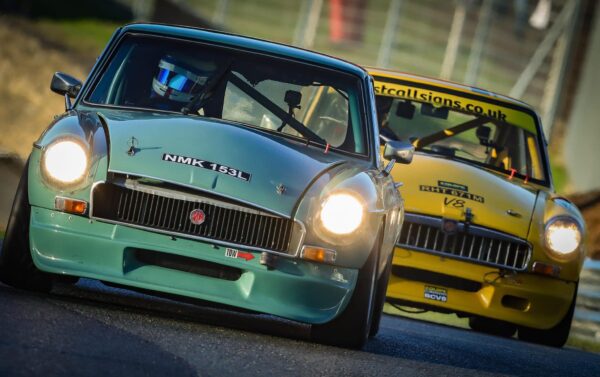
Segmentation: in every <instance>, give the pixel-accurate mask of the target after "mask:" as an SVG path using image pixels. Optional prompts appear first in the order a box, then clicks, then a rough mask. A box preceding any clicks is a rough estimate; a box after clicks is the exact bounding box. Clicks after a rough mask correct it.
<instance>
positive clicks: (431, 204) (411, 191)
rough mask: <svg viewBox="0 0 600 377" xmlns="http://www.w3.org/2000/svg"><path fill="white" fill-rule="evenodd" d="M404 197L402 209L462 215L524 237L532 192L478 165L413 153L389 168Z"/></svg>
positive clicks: (458, 218) (480, 223)
mask: <svg viewBox="0 0 600 377" xmlns="http://www.w3.org/2000/svg"><path fill="white" fill-rule="evenodd" d="M392 175H393V177H394V180H395V181H396V182H402V183H404V185H403V186H402V187H401V188H400V192H401V193H402V196H403V197H404V198H405V209H406V212H411V213H421V214H425V215H431V216H441V217H445V218H450V219H455V220H461V221H464V220H465V214H466V212H467V208H470V209H471V212H472V214H473V217H472V221H471V222H472V224H477V225H481V226H485V227H488V228H492V229H496V230H499V231H502V232H506V233H510V234H512V235H514V236H517V237H521V238H524V239H525V238H527V233H528V231H529V224H530V221H531V216H532V213H533V208H534V205H535V199H536V195H537V191H536V190H535V189H534V188H532V187H529V186H525V185H520V182H517V180H516V179H515V181H510V180H508V177H506V176H503V175H499V174H496V173H494V172H491V171H488V170H486V169H483V168H478V167H476V166H473V165H470V164H466V163H463V162H459V161H454V160H450V159H447V158H443V157H436V156H430V155H425V154H422V153H416V154H415V156H414V159H413V162H412V163H411V164H410V165H400V164H396V166H395V167H394V169H393V170H392Z"/></svg>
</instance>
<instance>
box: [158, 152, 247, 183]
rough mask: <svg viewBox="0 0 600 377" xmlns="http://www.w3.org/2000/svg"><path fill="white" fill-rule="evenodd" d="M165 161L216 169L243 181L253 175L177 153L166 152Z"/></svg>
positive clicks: (163, 157) (163, 158)
mask: <svg viewBox="0 0 600 377" xmlns="http://www.w3.org/2000/svg"><path fill="white" fill-rule="evenodd" d="M162 160H163V161H167V162H175V163H177V164H184V165H189V166H193V167H197V168H202V169H206V170H212V171H216V172H217V173H221V174H225V175H228V176H230V177H234V178H238V179H241V180H242V181H246V182H248V181H250V177H252V175H251V174H250V173H246V172H245V171H241V170H239V169H234V168H232V167H229V166H226V165H221V164H217V163H215V162H210V161H205V160H200V159H197V158H194V157H187V156H180V155H177V154H171V153H164V154H163V156H162Z"/></svg>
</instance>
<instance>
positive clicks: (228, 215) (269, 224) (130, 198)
mask: <svg viewBox="0 0 600 377" xmlns="http://www.w3.org/2000/svg"><path fill="white" fill-rule="evenodd" d="M92 195H93V208H92V211H93V213H92V216H93V217H96V218H102V219H107V220H113V221H118V222H121V223H126V224H133V225H138V226H143V227H146V228H152V229H157V230H162V231H168V232H174V233H179V234H187V235H192V236H196V237H202V238H207V239H213V240H218V241H223V242H227V243H232V244H236V245H244V246H250V247H256V248H261V249H267V250H273V251H278V252H287V250H288V246H289V242H290V236H291V233H292V226H293V221H292V220H288V219H284V218H280V217H275V216H269V215H264V214H258V213H252V212H245V211H243V210H239V209H232V208H227V207H226V206H219V205H216V204H213V203H207V202H202V200H199V201H192V200H182V199H176V198H171V197H166V196H162V195H158V194H155V193H149V192H143V191H138V190H132V189H129V188H126V187H122V186H118V185H112V184H104V183H103V184H100V185H98V186H96V187H95V188H94V191H93V194H92ZM194 209H201V210H202V211H204V213H205V215H206V220H205V221H204V223H202V224H201V225H195V224H193V223H192V222H191V221H190V219H189V216H190V213H191V212H192V211H193V210H194Z"/></svg>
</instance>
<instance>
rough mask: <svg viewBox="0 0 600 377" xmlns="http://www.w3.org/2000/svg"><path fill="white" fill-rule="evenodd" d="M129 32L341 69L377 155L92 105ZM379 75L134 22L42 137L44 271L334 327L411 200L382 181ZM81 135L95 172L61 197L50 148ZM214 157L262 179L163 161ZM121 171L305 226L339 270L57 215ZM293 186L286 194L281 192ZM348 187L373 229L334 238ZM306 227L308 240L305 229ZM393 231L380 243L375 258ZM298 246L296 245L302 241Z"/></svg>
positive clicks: (38, 253) (38, 246)
mask: <svg viewBox="0 0 600 377" xmlns="http://www.w3.org/2000/svg"><path fill="white" fill-rule="evenodd" d="M126 32H136V33H151V34H162V35H169V36H175V37H181V38H191V39H195V40H200V41H207V42H210V43H220V44H224V45H229V46H235V47H238V48H245V49H250V50H255V51H262V52H265V53H267V54H273V55H278V56H284V57H288V58H290V59H296V60H302V61H305V62H310V63H312V64H317V65H320V66H325V67H327V68H328V69H332V70H341V71H344V72H346V73H349V74H353V75H356V76H358V77H359V78H361V80H362V81H361V82H362V83H363V88H362V90H363V92H364V96H363V97H364V98H367V99H369V101H367V102H366V103H364V104H361V107H360V109H361V111H363V113H362V114H355V116H360V117H362V118H363V119H365V120H366V121H365V122H364V125H365V126H366V127H369V131H368V134H369V135H370V138H369V140H368V141H369V143H370V146H369V148H368V149H369V151H370V152H371V153H370V154H369V155H368V156H366V157H364V158H359V157H352V156H348V155H343V154H339V153H335V152H329V153H325V151H324V150H323V148H319V147H315V146H312V145H311V146H307V145H305V144H304V143H302V142H297V141H294V140H290V139H286V138H283V137H280V136H278V135H273V134H269V133H266V132H263V131H260V130H257V129H253V128H250V127H247V126H243V125H241V124H236V123H234V122H226V121H221V120H218V119H211V118H202V117H195V116H185V115H179V114H165V113H158V112H152V111H141V110H140V111H137V110H125V109H117V108H109V107H105V106H91V105H89V104H85V103H83V101H81V100H80V98H81V97H83V96H84V95H85V93H86V92H87V91H88V90H89V87H90V85H91V84H90V83H91V82H93V80H94V79H95V75H97V74H98V73H99V72H100V71H101V67H102V65H103V64H104V63H105V62H106V60H107V59H108V58H109V57H110V53H111V51H112V48H113V47H114V45H115V43H117V41H118V40H119V37H120V36H121V35H123V33H126ZM370 91H372V87H371V83H370V81H369V77H368V75H367V74H366V72H365V71H364V70H362V69H361V68H359V67H357V66H354V65H352V64H350V63H347V62H343V61H340V60H337V59H334V58H331V57H327V56H323V55H319V54H316V53H313V52H309V51H304V50H299V49H295V48H293V47H289V46H283V45H279V44H273V43H269V42H265V41H260V40H255V39H251V38H244V37H240V36H233V35H228V34H220V33H216V32H210V31H204V30H198V29H186V28H179V27H167V26H163V25H130V26H126V27H124V28H122V29H120V30H118V31H117V32H116V33H115V35H114V37H113V39H112V40H111V42H110V43H109V45H108V46H107V49H106V50H105V52H104V53H103V55H102V56H101V57H100V59H99V60H98V63H97V65H96V66H95V67H94V69H93V70H92V73H91V74H90V79H89V81H88V82H87V83H86V84H84V86H83V88H82V90H81V94H80V98H78V99H77V100H76V101H75V105H74V109H73V110H70V111H68V112H66V113H65V114H63V115H62V116H60V117H58V118H57V119H56V120H55V121H54V122H53V123H52V124H51V125H50V127H49V128H48V129H47V130H46V131H45V132H44V133H43V134H42V135H41V136H40V138H39V139H38V141H37V142H36V144H35V148H34V149H33V151H32V153H31V157H30V163H29V201H30V204H31V206H32V216H31V222H30V241H31V249H32V256H33V260H34V263H35V264H36V266H37V267H38V268H39V269H41V270H43V271H48V272H52V273H62V274H69V275H75V276H82V277H89V278H95V279H100V280H105V281H111V282H114V283H119V284H123V285H127V286H132V287H138V288H144V289H149V290H154V291H160V292H166V293H172V294H177V295H183V296H188V297H193V298H198V299H203V300H208V301H213V302H218V303H222V304H227V305H232V306H236V307H240V308H245V309H249V310H255V311H259V312H263V313H269V314H274V315H278V316H281V317H285V318H289V319H292V320H297V321H302V322H306V323H325V322H328V321H331V320H332V319H334V318H335V317H336V316H337V315H338V314H339V313H341V312H342V311H343V310H344V309H345V307H346V305H347V304H348V302H349V300H350V298H351V297H352V294H353V292H354V286H355V284H356V280H357V275H358V269H359V268H360V267H362V265H363V264H364V262H365V260H366V259H367V258H368V256H369V255H370V253H371V252H372V251H373V252H377V253H378V255H379V259H380V265H379V268H378V271H379V272H380V273H381V271H384V270H385V268H384V267H385V263H386V261H387V260H388V256H389V255H390V253H391V252H392V250H393V245H394V242H395V240H396V239H397V236H398V232H399V225H400V224H401V221H402V217H401V216H400V215H399V214H400V213H401V206H402V200H401V199H400V196H399V194H398V193H397V190H396V189H395V188H394V185H393V181H392V179H391V177H389V176H387V175H384V174H380V171H379V169H381V163H380V159H379V156H378V154H377V153H376V151H377V150H378V148H379V145H378V134H377V129H376V128H375V124H376V121H375V118H374V114H375V112H374V111H373V109H374V102H373V96H372V95H370ZM65 137H68V138H76V139H78V140H79V141H80V142H81V143H83V144H84V145H85V146H86V147H87V148H88V150H89V158H90V164H89V174H88V175H87V176H86V178H85V179H84V181H83V182H82V183H81V184H80V185H79V186H77V187H72V188H69V189H68V190H60V189H57V188H55V187H54V186H52V184H50V183H48V182H46V181H45V179H44V177H43V176H42V174H41V170H40V160H41V156H42V155H43V151H44V148H45V147H46V146H47V145H48V144H49V143H52V142H54V141H56V140H59V139H61V138H65ZM132 137H134V138H135V139H137V145H136V153H135V154H134V155H129V154H128V153H127V151H128V150H129V148H130V145H129V143H128V142H129V141H130V140H131V138H132ZM165 153H169V154H175V155H181V156H186V157H192V158H197V159H200V160H205V161H210V162H214V163H218V164H222V165H227V166H229V167H232V168H235V169H239V170H242V171H245V172H247V173H250V174H251V175H252V177H251V179H250V180H249V181H244V180H241V179H237V178H234V177H231V176H227V175H225V174H218V173H215V172H213V171H210V170H207V169H202V168H199V167H193V166H189V165H185V164H178V163H174V162H166V161H163V159H162V157H163V154H165ZM111 173H125V174H129V175H130V176H133V177H147V178H154V179H155V180H158V181H160V180H162V181H168V182H170V183H172V184H175V185H179V186H185V187H186V188H187V189H191V190H196V191H197V192H198V194H200V195H201V194H202V193H208V194H210V195H215V196H221V197H225V198H229V199H230V200H233V201H235V202H237V203H238V204H244V203H245V204H247V205H249V206H251V207H255V208H259V209H261V210H263V211H268V212H271V213H274V214H278V215H280V216H283V217H287V218H291V219H294V220H295V221H296V223H297V225H298V226H296V227H295V228H294V233H293V234H292V240H298V244H300V240H304V242H303V244H304V245H311V246H321V247H327V248H331V249H334V250H335V251H336V252H337V259H336V261H335V265H325V264H319V263H313V262H308V261H305V260H302V259H300V258H298V257H294V256H283V257H282V256H280V257H278V258H277V259H276V266H275V269H273V270H267V268H266V267H265V266H263V265H261V264H260V263H259V260H260V253H259V252H256V251H251V250H246V249H244V248H243V247H237V249H239V250H240V251H249V252H251V253H252V255H253V257H254V258H253V259H251V260H249V261H245V260H244V259H241V258H230V257H227V256H226V255H225V250H224V247H223V246H221V245H220V244H219V242H217V241H214V242H211V241H206V242H203V241H197V240H191V239H185V238H180V237H171V236H170V235H164V234H159V233H157V232H153V231H151V230H141V229H136V228H133V227H128V226H125V225H118V224H110V223H108V222H103V221H101V220H95V219H93V218H91V217H87V216H75V215H67V214H64V213H61V212H57V211H54V200H55V197H56V196H66V197H71V198H77V199H82V200H85V201H88V202H89V200H90V193H91V190H92V187H93V185H94V184H95V183H98V182H105V181H109V180H110V179H111ZM279 184H283V185H284V186H285V187H286V190H285V192H284V193H282V194H278V193H277V192H276V187H277V185H279ZM335 191H348V192H352V193H354V194H355V195H357V196H359V197H360V198H361V199H362V201H363V204H364V207H365V215H364V218H365V223H364V225H363V227H362V228H361V229H360V230H359V231H357V232H355V233H354V234H351V235H347V236H344V237H337V238H336V237H332V236H331V235H330V234H327V232H326V231H325V230H324V229H322V227H320V225H319V224H318V222H317V221H316V218H317V216H316V214H317V213H318V210H319V208H320V203H322V201H323V199H324V198H325V196H326V195H328V194H330V193H332V192H335ZM302 226H304V227H306V228H307V229H306V232H304V231H303V230H302ZM382 234H383V238H382V242H381V247H380V249H379V250H374V245H377V244H378V238H379V236H380V235H382ZM292 242H294V241H292ZM134 248H140V249H149V250H154V251H159V252H165V253H171V254H176V255H182V256H187V257H192V258H196V259H199V260H204V261H208V262H213V263H218V264H221V265H223V266H230V267H236V268H240V269H241V270H242V275H241V278H240V279H239V280H237V281H228V280H223V279H217V278H211V277H208V276H204V275H199V274H192V273H187V272H182V271H179V270H174V269H167V268H162V267H158V266H155V265H150V264H142V263H141V262H139V261H136V260H135V259H134V258H133V257H132V251H131V250H133V249H134Z"/></svg>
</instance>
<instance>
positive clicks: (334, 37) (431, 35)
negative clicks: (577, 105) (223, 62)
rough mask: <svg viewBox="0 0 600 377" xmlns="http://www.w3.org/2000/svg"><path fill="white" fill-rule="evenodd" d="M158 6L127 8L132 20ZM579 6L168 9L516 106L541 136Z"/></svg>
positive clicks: (303, 0) (556, 97)
mask: <svg viewBox="0 0 600 377" xmlns="http://www.w3.org/2000/svg"><path fill="white" fill-rule="evenodd" d="M158 1H159V0H130V2H131V3H132V4H133V5H134V6H133V9H134V11H135V12H136V14H137V17H138V18H140V19H144V18H146V19H147V18H148V17H149V15H150V14H151V13H152V12H151V10H152V7H153V6H154V5H153V4H156V3H157V2H158ZM162 1H166V0H162ZM589 1H593V0H512V1H508V0H454V1H446V0H444V1H442V0H287V1H280V0H169V2H171V3H175V4H179V5H181V6H183V7H185V8H186V9H189V10H190V11H192V12H195V13H196V14H198V15H200V16H202V18H203V19H207V20H211V21H212V22H213V23H214V24H215V25H219V26H222V27H223V28H225V29H228V30H230V31H233V32H236V33H241V34H246V35H251V36H255V37H259V38H265V39H269V40H275V41H279V42H283V43H287V44H293V45H297V46H301V47H306V48H310V49H314V50H317V51H322V52H325V53H329V54H332V55H335V56H340V57H343V58H346V59H348V60H351V61H354V62H356V63H359V64H363V65H370V66H380V67H388V68H394V69H399V70H402V71H408V72H412V73H417V74H423V75H427V76H433V77H440V78H444V79H450V80H453V81H458V82H465V83H467V84H470V85H475V86H480V87H483V88H485V89H488V90H492V91H496V92H499V93H504V94H509V95H511V96H513V97H516V98H521V99H523V100H524V101H525V102H528V103H530V104H531V105H533V106H534V107H536V108H537V109H538V110H539V111H540V113H541V114H542V118H543V121H544V124H545V128H546V134H547V135H549V133H550V132H549V131H550V129H551V126H552V125H553V123H554V119H555V116H556V109H557V108H559V106H557V105H558V104H559V101H561V99H562V98H564V92H565V90H563V86H564V85H563V84H564V83H565V78H566V73H567V68H568V64H569V61H570V60H571V59H570V58H571V57H572V53H573V46H574V45H576V43H575V42H577V40H578V36H579V34H578V32H579V28H578V25H579V21H580V20H581V13H582V9H583V8H589Z"/></svg>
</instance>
